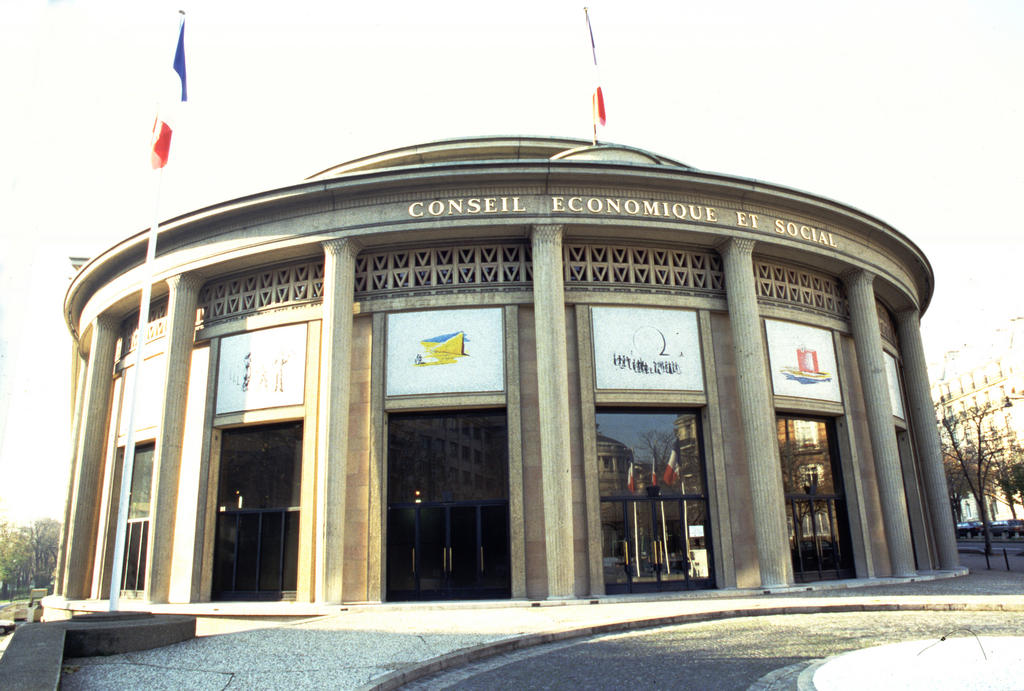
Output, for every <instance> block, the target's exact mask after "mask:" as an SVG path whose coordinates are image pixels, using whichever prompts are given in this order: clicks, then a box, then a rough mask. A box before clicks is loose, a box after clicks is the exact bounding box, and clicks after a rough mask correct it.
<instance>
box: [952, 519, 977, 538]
mask: <svg viewBox="0 0 1024 691" xmlns="http://www.w3.org/2000/svg"><path fill="white" fill-rule="evenodd" d="M981 533H982V525H981V521H965V522H964V523H957V524H956V536H957V537H978V536H979V535H981Z"/></svg>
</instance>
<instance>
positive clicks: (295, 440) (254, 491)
mask: <svg viewBox="0 0 1024 691" xmlns="http://www.w3.org/2000/svg"><path fill="white" fill-rule="evenodd" d="M301 474H302V423H301V422H288V423H285V424H281V425H261V426H259V427H240V428H237V429H228V430H224V432H223V437H222V438H221V451H220V485H219V486H218V488H217V505H218V506H219V507H220V508H221V510H222V511H223V510H225V509H227V510H232V509H236V510H237V509H243V510H244V509H279V508H288V507H293V506H298V505H299V489H300V480H301Z"/></svg>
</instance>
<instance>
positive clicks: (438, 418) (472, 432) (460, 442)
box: [388, 411, 508, 503]
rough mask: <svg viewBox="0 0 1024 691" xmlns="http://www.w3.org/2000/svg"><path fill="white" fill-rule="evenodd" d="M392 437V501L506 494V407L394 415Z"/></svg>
mask: <svg viewBox="0 0 1024 691" xmlns="http://www.w3.org/2000/svg"><path fill="white" fill-rule="evenodd" d="M388 439H389V443H388V502H389V503H406V502H438V501H477V500H486V499H506V498H508V432H507V427H506V421H505V413H504V411H502V412H485V411H467V412H462V413H442V414H437V413H429V414H428V413H423V414H421V413H414V414H407V415H391V416H390V417H389V418H388ZM420 439H429V440H432V441H431V442H430V443H429V444H424V443H419V442H417V441H416V440H420ZM467 464H472V465H473V471H472V472H470V471H469V470H467V469H466V465H467ZM478 464H479V465H478ZM460 471H461V472H460Z"/></svg>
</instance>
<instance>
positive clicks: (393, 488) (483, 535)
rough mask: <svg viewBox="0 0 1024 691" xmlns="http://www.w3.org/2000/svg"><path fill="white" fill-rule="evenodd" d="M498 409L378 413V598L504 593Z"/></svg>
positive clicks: (504, 496) (504, 457) (503, 463)
mask: <svg viewBox="0 0 1024 691" xmlns="http://www.w3.org/2000/svg"><path fill="white" fill-rule="evenodd" d="M508 515H509V511H508V433H507V431H506V422H505V414H504V411H499V412H487V411H467V412H459V413H454V412H448V413H429V414H426V413H412V414H404V415H398V414H396V415H391V416H389V418H388V527H387V530H388V532H387V593H386V596H387V599H388V600H431V599H439V600H441V599H453V598H460V599H470V598H491V597H493V598H498V597H510V596H511V593H512V586H511V584H512V575H511V555H510V540H509V525H508Z"/></svg>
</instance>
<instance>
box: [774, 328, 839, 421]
mask: <svg viewBox="0 0 1024 691" xmlns="http://www.w3.org/2000/svg"><path fill="white" fill-rule="evenodd" d="M764 326H765V331H766V332H767V334H768V358H769V362H770V364H771V371H772V388H773V389H774V390H775V395H776V396H793V397H796V398H813V399H816V400H821V401H834V402H836V403H839V402H841V401H842V396H841V395H840V393H839V374H838V367H837V366H836V351H835V346H834V345H833V343H832V333H831V332H830V331H827V330H825V329H817V328H815V327H813V326H804V325H803V324H793V323H792V322H782V321H774V320H772V319H767V320H765V323H764Z"/></svg>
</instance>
